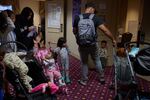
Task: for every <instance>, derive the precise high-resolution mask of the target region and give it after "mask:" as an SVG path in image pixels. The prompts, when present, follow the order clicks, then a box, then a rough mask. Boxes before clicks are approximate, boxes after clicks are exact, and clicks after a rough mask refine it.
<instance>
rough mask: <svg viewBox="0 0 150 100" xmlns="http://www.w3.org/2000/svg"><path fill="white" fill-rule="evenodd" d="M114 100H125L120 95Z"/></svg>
mask: <svg viewBox="0 0 150 100" xmlns="http://www.w3.org/2000/svg"><path fill="white" fill-rule="evenodd" d="M114 100H123V99H122V95H121V94H119V93H118V94H117V95H116V96H115V98H114Z"/></svg>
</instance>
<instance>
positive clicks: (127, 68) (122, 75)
mask: <svg viewBox="0 0 150 100" xmlns="http://www.w3.org/2000/svg"><path fill="white" fill-rule="evenodd" d="M129 47H131V49H130V50H129ZM135 48H136V49H135ZM124 50H125V54H126V56H125V57H118V56H117V54H116V51H115V48H114V50H113V59H114V67H115V68H114V69H115V70H114V72H115V77H114V81H115V82H114V87H115V100H149V99H150V97H146V96H147V95H149V94H150V93H142V92H141V91H140V90H139V89H138V82H137V79H136V78H137V77H136V75H137V74H139V75H144V76H149V75H150V63H149V62H150V43H146V42H141V43H139V44H138V47H137V42H128V43H125V48H124ZM142 94H147V95H146V96H145V97H144V98H145V99H143V98H142Z"/></svg>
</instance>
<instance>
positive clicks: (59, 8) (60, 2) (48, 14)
mask: <svg viewBox="0 0 150 100" xmlns="http://www.w3.org/2000/svg"><path fill="white" fill-rule="evenodd" d="M45 18H46V19H45V21H46V22H45V23H46V26H45V29H46V34H45V39H46V46H48V42H51V46H52V47H54V46H56V43H57V40H58V38H59V37H64V0H46V2H45Z"/></svg>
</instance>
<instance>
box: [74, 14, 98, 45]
mask: <svg viewBox="0 0 150 100" xmlns="http://www.w3.org/2000/svg"><path fill="white" fill-rule="evenodd" d="M79 17H80V20H79V23H78V34H77V37H76V38H77V43H78V45H80V46H82V45H84V46H89V45H92V44H95V42H96V32H95V26H94V22H93V20H92V19H93V17H94V14H91V15H90V16H89V18H86V19H85V18H83V15H82V14H81V15H79Z"/></svg>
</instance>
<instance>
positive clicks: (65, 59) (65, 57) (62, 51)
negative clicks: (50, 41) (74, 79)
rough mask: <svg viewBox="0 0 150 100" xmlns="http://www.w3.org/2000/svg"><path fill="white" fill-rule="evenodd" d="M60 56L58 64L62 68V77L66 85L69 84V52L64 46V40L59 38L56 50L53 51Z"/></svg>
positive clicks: (65, 45)
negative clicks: (59, 63)
mask: <svg viewBox="0 0 150 100" xmlns="http://www.w3.org/2000/svg"><path fill="white" fill-rule="evenodd" d="M54 51H55V52H56V53H57V54H58V55H59V56H60V62H61V66H62V71H61V73H62V76H63V77H64V80H65V82H66V83H70V82H71V81H70V78H69V50H68V47H67V44H66V40H65V39H64V38H63V37H60V38H59V39H58V42H57V48H56V49H55V50H54Z"/></svg>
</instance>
